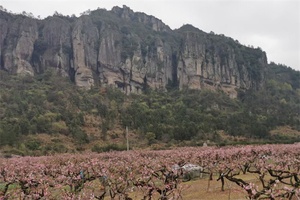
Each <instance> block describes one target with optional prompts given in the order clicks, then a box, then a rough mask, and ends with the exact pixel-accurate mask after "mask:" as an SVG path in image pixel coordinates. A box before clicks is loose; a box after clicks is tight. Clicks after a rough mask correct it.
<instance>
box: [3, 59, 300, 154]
mask: <svg viewBox="0 0 300 200" xmlns="http://www.w3.org/2000/svg"><path fill="white" fill-rule="evenodd" d="M267 70H268V73H267V75H266V77H267V80H266V84H265V86H264V87H263V88H262V89H261V90H259V91H256V90H249V91H242V90H241V91H239V92H238V98H237V99H231V98H229V97H228V95H226V94H225V93H224V92H223V91H221V90H220V91H211V90H201V91H199V90H182V91H178V90H177V89H175V88H174V89H173V90H172V88H170V91H169V92H164V91H159V90H157V91H154V90H151V89H147V90H146V91H145V93H144V94H140V95H135V94H132V95H129V96H127V95H124V94H123V93H122V92H120V90H118V89H113V88H109V87H108V88H98V87H94V88H92V89H91V90H83V89H80V88H78V87H76V86H75V85H73V84H72V83H71V82H70V81H69V80H68V79H65V78H62V77H61V76H58V75H57V74H56V73H55V72H54V71H47V72H45V73H44V74H43V75H39V76H35V77H32V76H12V75H9V74H8V73H6V72H4V71H0V85H1V87H0V138H1V140H0V146H1V147H5V146H11V147H14V148H15V149H19V150H20V149H21V150H22V149H23V150H24V149H27V150H31V151H34V150H41V145H42V144H41V143H42V142H41V141H40V140H37V139H34V137H33V139H28V138H32V136H38V135H40V134H47V135H52V136H55V135H58V134H59V135H64V136H66V137H68V138H70V140H72V141H73V143H74V145H75V146H77V150H80V147H81V146H83V145H85V144H88V143H93V144H95V141H104V142H105V143H107V144H109V145H110V146H108V147H109V148H108V147H107V149H106V150H109V149H115V150H118V149H122V147H120V146H116V144H113V145H112V144H111V143H110V139H112V138H116V137H119V136H117V135H115V136H114V135H112V134H111V133H116V132H118V131H117V130H119V132H120V131H121V132H124V130H125V127H126V126H128V127H129V129H130V130H131V131H132V132H133V133H134V134H135V135H136V137H137V138H138V139H137V144H135V145H136V146H139V145H138V141H142V140H147V144H148V145H151V144H154V143H160V142H163V143H166V144H168V143H172V144H180V143H182V142H183V141H185V142H186V141H189V142H190V143H189V144H192V145H201V144H202V143H203V142H205V141H207V140H210V141H211V142H213V143H215V144H219V145H221V144H226V143H234V142H238V141H237V140H236V141H235V139H233V140H232V141H229V140H226V139H224V137H222V135H221V134H222V133H223V132H225V133H226V134H227V135H229V136H234V137H235V138H237V137H243V138H248V139H259V140H260V141H265V142H283V143H284V142H296V141H300V136H299V135H298V136H297V135H296V136H293V137H289V136H283V135H275V136H274V135H272V134H270V131H271V130H273V129H275V128H276V127H278V126H289V127H292V128H293V129H294V130H300V126H299V124H300V117H299V111H300V102H299V99H300V87H299V79H298V78H297V77H299V74H300V72H298V71H294V70H292V69H290V68H287V67H285V66H281V65H276V64H274V63H271V64H270V65H269V66H268V69H267ZM91 121H93V123H91ZM91 124H92V125H91ZM91 127H92V128H91ZM29 136H30V137H29ZM248 141H250V140H248ZM243 142H247V140H246V141H245V140H244V141H243ZM56 143H57V142H56ZM54 144H55V142H54ZM59 145H61V146H55V147H53V146H52V147H49V146H46V147H43V148H44V149H43V152H42V154H46V153H48V152H49V151H51V152H60V151H62V152H64V151H67V150H65V147H64V144H63V142H61V143H59ZM93 149H94V150H95V151H98V150H99V146H97V145H96V146H94V147H93ZM21 150H20V151H21ZM101 150H105V148H102V149H101V148H100V150H99V151H101ZM17 153H18V152H17ZM23 153H24V152H23Z"/></svg>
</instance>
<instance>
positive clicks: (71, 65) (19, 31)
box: [0, 6, 267, 97]
mask: <svg viewBox="0 0 300 200" xmlns="http://www.w3.org/2000/svg"><path fill="white" fill-rule="evenodd" d="M0 59H1V62H0V69H2V70H6V71H9V72H10V73H13V74H30V75H34V74H40V73H43V72H44V71H46V70H48V69H55V70H56V71H57V72H58V74H60V75H61V76H67V77H70V79H71V80H72V81H74V82H75V83H76V85H78V86H80V87H84V88H87V89H90V88H91V87H93V86H94V85H100V86H108V85H112V86H114V87H118V88H120V89H121V90H123V91H124V92H125V93H140V92H142V90H143V89H145V88H147V87H150V88H153V89H162V90H167V89H168V88H171V87H177V88H179V89H184V88H190V89H197V90H200V89H204V88H209V89H214V90H215V89H221V90H223V91H225V92H227V93H228V94H229V95H230V96H232V97H236V95H237V91H236V89H250V88H253V89H259V88H260V87H261V86H262V85H263V83H264V70H265V67H266V65H267V58H266V55H265V53H264V52H263V51H262V50H260V49H254V48H249V47H245V46H243V45H241V44H239V43H238V42H237V41H234V40H233V39H231V38H228V37H225V36H222V35H215V34H208V33H205V32H203V31H201V30H199V29H197V28H194V27H193V26H191V25H185V26H183V27H181V28H180V29H177V30H171V29H170V28H169V27H168V26H167V25H165V24H164V23H163V22H162V21H161V20H159V19H157V18H155V17H153V16H149V15H146V14H144V13H138V12H137V13H136V12H133V11H132V10H131V9H130V8H128V7H126V6H123V8H120V7H114V8H113V9H112V10H111V11H107V10H104V9H98V10H95V11H91V12H88V13H85V14H83V15H82V16H80V17H79V18H76V17H68V16H60V15H55V16H52V17H48V18H46V19H44V20H38V19H34V18H31V17H27V16H22V15H12V14H9V13H6V12H3V11H0Z"/></svg>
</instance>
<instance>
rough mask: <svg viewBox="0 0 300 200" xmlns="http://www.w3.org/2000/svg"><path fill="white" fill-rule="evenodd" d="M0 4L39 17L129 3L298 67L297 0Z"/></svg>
mask: <svg viewBox="0 0 300 200" xmlns="http://www.w3.org/2000/svg"><path fill="white" fill-rule="evenodd" d="M0 5H2V6H3V7H4V8H6V9H7V10H9V11H12V12H14V13H21V12H22V11H26V12H31V13H33V15H34V16H38V15H40V16H41V17H42V18H44V17H47V16H49V15H53V13H54V12H55V11H58V12H59V13H62V14H64V15H72V14H75V15H76V16H79V14H80V13H82V12H83V11H86V10H88V9H91V10H95V9H97V8H98V7H100V8H106V9H107V10H110V9H111V8H112V7H113V6H120V7H122V5H127V6H129V7H130V8H131V9H132V10H133V11H139V12H144V13H146V14H148V15H153V16H155V17H157V18H159V19H161V20H162V21H163V22H164V23H165V24H167V25H169V26H170V27H171V28H172V29H176V28H179V27H181V26H182V25H183V24H192V25H194V26H195V27H197V28H199V29H201V30H203V31H205V32H210V31H213V32H215V33H216V34H224V35H226V36H229V37H232V38H234V39H237V40H239V42H240V43H241V44H245V45H253V46H254V47H261V48H262V49H263V50H264V51H265V52H266V53H267V57H268V61H269V62H270V61H274V62H275V63H281V64H285V65H287V66H290V67H292V68H294V69H297V70H300V0H122V1H121V0H0Z"/></svg>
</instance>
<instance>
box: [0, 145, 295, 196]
mask: <svg viewBox="0 0 300 200" xmlns="http://www.w3.org/2000/svg"><path fill="white" fill-rule="evenodd" d="M189 163H190V164H194V165H197V166H200V167H201V173H202V174H204V175H205V176H203V178H207V179H210V178H215V179H217V180H218V181H219V184H220V185H221V188H222V190H223V189H224V182H225V181H230V182H233V183H235V184H237V185H238V186H239V187H241V188H242V189H243V190H244V191H245V198H248V199H278V198H284V199H299V198H300V188H299V187H300V144H290V145H261V146H240V147H223V148H218V147H201V148H200V147H199V148H196V147H189V148H177V149H174V150H161V151H146V150H140V151H126V152H125V151H124V152H109V153H100V154H96V153H86V154H62V155H55V156H44V157H21V158H1V159H0V199H1V200H5V199H104V197H105V198H106V199H107V198H108V199H131V198H132V197H130V195H131V194H132V191H137V192H140V193H141V194H142V195H143V199H145V200H146V199H154V197H153V196H155V197H156V198H159V199H161V200H167V199H173V200H174V199H182V191H183V190H184V189H185V188H184V187H183V186H182V185H183V184H182V182H183V178H182V177H183V176H184V173H186V172H184V170H183V168H182V166H184V165H185V164H189ZM174 166H179V167H174ZM241 174H253V175H255V177H257V179H258V180H257V181H256V182H249V181H246V180H243V179H242V178H241V177H242V176H239V175H241ZM258 183H259V185H258Z"/></svg>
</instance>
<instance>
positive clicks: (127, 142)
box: [126, 126, 129, 151]
mask: <svg viewBox="0 0 300 200" xmlns="http://www.w3.org/2000/svg"><path fill="white" fill-rule="evenodd" d="M126 145H127V151H129V140H128V127H127V126H126Z"/></svg>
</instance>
